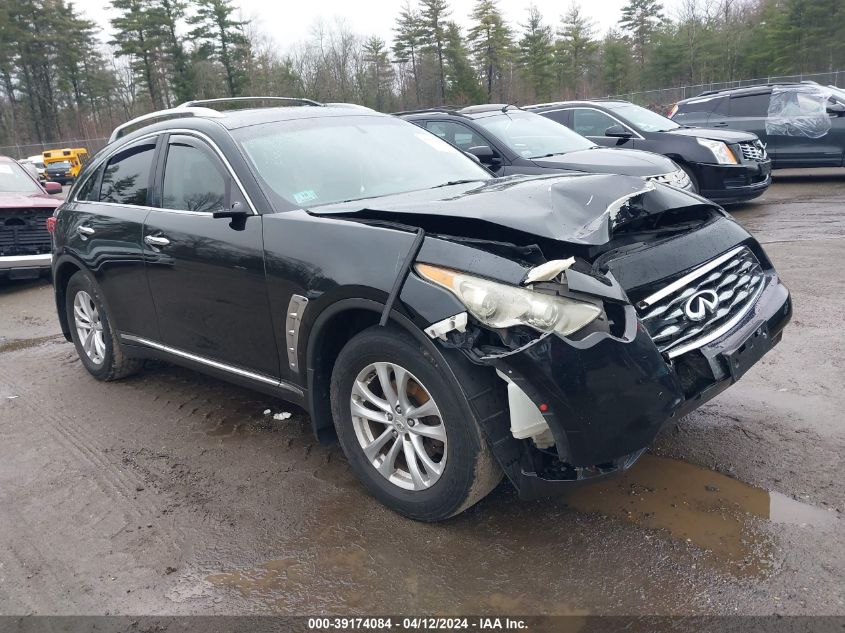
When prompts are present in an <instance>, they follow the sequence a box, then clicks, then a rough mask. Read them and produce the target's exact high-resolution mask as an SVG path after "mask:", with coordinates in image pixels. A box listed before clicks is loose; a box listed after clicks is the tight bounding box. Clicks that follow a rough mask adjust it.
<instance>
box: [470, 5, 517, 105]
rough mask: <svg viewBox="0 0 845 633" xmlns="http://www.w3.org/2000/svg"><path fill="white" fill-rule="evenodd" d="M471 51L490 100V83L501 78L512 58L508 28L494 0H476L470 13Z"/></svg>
mask: <svg viewBox="0 0 845 633" xmlns="http://www.w3.org/2000/svg"><path fill="white" fill-rule="evenodd" d="M470 17H471V19H472V21H473V24H472V27H471V28H470V30H469V34H468V40H469V43H470V51H471V52H472V55H473V57H474V58H475V62H476V64H477V65H478V67H479V69H480V70H481V76H482V77H483V78H484V83H485V86H486V90H487V100H488V101H491V100H492V99H493V84H494V82H495V81H496V80H500V81H501V78H502V75H503V72H504V69H505V64H506V63H507V61H508V60H509V59H510V57H511V50H512V48H513V42H512V41H511V31H510V28H509V27H508V26H507V25H506V24H505V21H504V18H502V14H501V12H500V11H499V8H498V7H497V6H496V0H476V3H475V8H474V9H473V10H472V14H471V15H470Z"/></svg>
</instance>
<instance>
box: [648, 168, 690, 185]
mask: <svg viewBox="0 0 845 633" xmlns="http://www.w3.org/2000/svg"><path fill="white" fill-rule="evenodd" d="M645 179H646V180H650V181H651V182H662V183H663V184H665V185H672V186H673V187H678V188H679V189H690V188H691V187H692V181H690V178H689V176H688V175H687V172H685V171H684V170H683V169H678V170H676V171H670V172H669V173H666V174H657V175H656V176H646V178H645Z"/></svg>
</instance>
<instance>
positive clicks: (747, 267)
mask: <svg viewBox="0 0 845 633" xmlns="http://www.w3.org/2000/svg"><path fill="white" fill-rule="evenodd" d="M763 282H764V274H763V269H762V267H761V266H760V262H758V261H757V258H756V257H755V256H754V253H752V252H751V251H750V250H749V249H748V248H746V247H745V246H741V247H739V248H736V249H734V250H732V251H730V252H728V253H725V254H724V255H722V256H720V257H717V258H716V259H714V260H712V261H710V262H708V263H707V264H704V265H703V266H701V267H699V268H698V269H696V270H694V271H693V272H691V273H690V274H688V275H685V276H683V277H681V278H680V279H678V280H676V281H674V282H672V283H669V284H668V285H666V286H664V287H663V288H662V289H661V290H659V291H657V292H656V293H654V294H652V295H651V296H649V297H646V298H645V299H643V300H642V301H640V302H638V303H637V306H636V307H637V311H638V312H639V315H640V319H641V321H642V322H643V325H645V327H646V329H647V330H648V332H649V334H650V335H651V338H652V340H653V341H654V342H655V344H656V345H657V348H658V349H659V350H660V351H661V352H664V353H667V354H668V355H669V357H670V358H672V357H675V356H680V355H681V354H683V353H685V352H687V351H689V350H691V349H695V348H697V347H701V346H702V345H705V344H706V343H708V342H710V341H712V340H715V339H716V338H718V337H719V336H721V335H722V334H724V333H726V332H727V331H728V330H730V329H731V328H732V327H734V326H735V325H736V324H737V323H738V322H739V320H740V319H741V318H742V316H743V315H744V314H745V313H746V312H748V310H749V309H750V308H751V306H752V305H754V302H755V301H756V300H757V297H759V295H760V293H761V292H762V290H763ZM702 299H705V301H704V303H707V304H709V306H708V307H703V304H702ZM714 299H715V301H714ZM713 304H715V305H713Z"/></svg>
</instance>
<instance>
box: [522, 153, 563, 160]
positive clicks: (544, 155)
mask: <svg viewBox="0 0 845 633" xmlns="http://www.w3.org/2000/svg"><path fill="white" fill-rule="evenodd" d="M568 153H569V152H551V153H550V154H543V155H542V156H532V157H531V158H530V159H529V160H534V159H536V158H551V157H552V156H563V155H564V154H568Z"/></svg>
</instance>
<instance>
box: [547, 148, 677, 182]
mask: <svg viewBox="0 0 845 633" xmlns="http://www.w3.org/2000/svg"><path fill="white" fill-rule="evenodd" d="M532 160H533V162H534V163H535V164H536V165H538V166H540V167H545V168H552V169H571V170H573V171H582V172H589V173H599V174H624V175H625V176H640V177H643V176H657V175H660V174H668V173H669V172H672V171H675V170H676V169H678V167H677V166H676V165H675V163H673V162H672V161H671V160H670V159H668V158H666V157H665V156H661V155H660V154H653V153H651V152H643V151H640V150H635V149H622V148H619V149H615V148H608V147H596V148H594V149H582V150H578V151H576V152H567V153H566V154H560V155H558V156H549V157H548V158H535V159H532Z"/></svg>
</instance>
